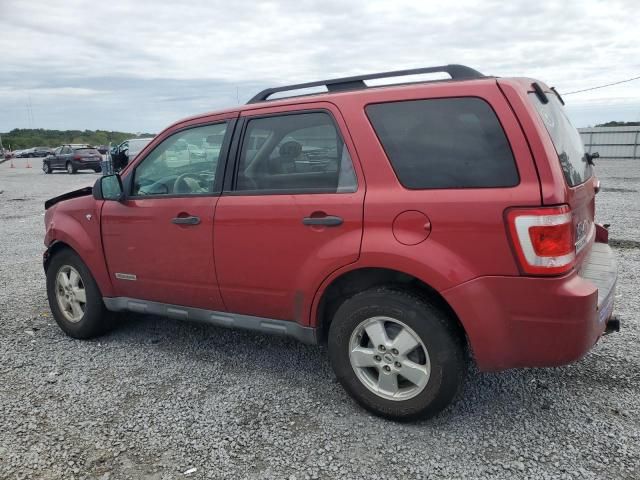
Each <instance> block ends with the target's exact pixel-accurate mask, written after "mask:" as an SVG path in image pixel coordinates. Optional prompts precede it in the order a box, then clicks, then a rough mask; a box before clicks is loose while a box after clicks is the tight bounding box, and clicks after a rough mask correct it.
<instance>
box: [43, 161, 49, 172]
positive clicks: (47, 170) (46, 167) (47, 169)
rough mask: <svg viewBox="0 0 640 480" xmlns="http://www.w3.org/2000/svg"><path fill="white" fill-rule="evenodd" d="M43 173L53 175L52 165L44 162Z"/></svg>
mask: <svg viewBox="0 0 640 480" xmlns="http://www.w3.org/2000/svg"><path fill="white" fill-rule="evenodd" d="M42 171H43V172H44V173H51V165H49V162H42Z"/></svg>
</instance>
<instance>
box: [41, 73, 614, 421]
mask: <svg viewBox="0 0 640 480" xmlns="http://www.w3.org/2000/svg"><path fill="white" fill-rule="evenodd" d="M434 72H446V73H448V74H449V76H450V77H451V79H450V80H446V81H430V82H420V83H411V84H396V85H391V86H389V85H387V86H377V87H373V86H368V85H367V82H368V81H370V80H373V79H379V78H387V77H403V76H405V75H413V74H424V73H434ZM318 88H323V89H325V90H326V92H323V93H317V90H318ZM310 89H313V90H312V91H311V92H310ZM287 92H288V93H289V95H291V94H294V93H295V94H298V95H297V96H289V97H285V98H282V95H287ZM275 95H279V96H280V97H281V98H279V99H271V98H272V97H273V96H275ZM592 165H593V157H592V156H590V155H588V154H585V152H584V150H583V146H582V143H581V141H580V136H579V135H578V133H577V131H576V130H575V128H573V127H572V126H571V124H570V123H569V120H568V118H567V116H566V113H565V111H564V108H563V101H562V98H561V97H560V95H558V93H557V92H556V91H555V90H553V89H550V88H548V87H547V86H546V85H545V84H544V83H542V82H539V81H536V80H532V79H526V78H495V77H487V76H484V75H482V74H480V73H479V72H477V71H475V70H473V69H471V68H468V67H464V66H460V65H447V66H444V67H435V68H425V69H417V70H409V71H399V72H388V73H382V74H375V75H367V76H361V77H351V78H342V79H335V80H328V81H322V82H313V83H307V84H299V85H291V86H287V87H282V88H274V89H268V90H265V91H263V92H261V93H260V94H258V95H257V96H256V97H254V98H253V99H252V100H251V101H250V102H249V103H248V104H247V105H245V106H242V107H235V108H232V109H229V110H224V111H220V112H215V113H210V114H206V115H199V116H196V117H192V118H189V119H186V120H182V121H180V122H178V123H176V124H174V125H172V126H171V127H169V128H168V129H166V130H165V131H164V132H162V133H161V134H160V135H158V136H157V137H156V138H154V139H153V141H152V142H151V143H150V144H149V145H147V146H146V147H145V148H144V149H143V150H142V152H141V153H140V154H139V155H138V156H137V157H136V159H135V160H134V161H133V162H132V163H131V164H129V165H128V166H127V167H126V168H125V169H124V170H123V171H122V172H121V173H120V174H119V175H110V176H104V177H101V178H100V179H99V180H98V181H97V182H96V184H95V186H94V187H93V188H85V189H82V190H79V191H75V192H71V193H68V194H65V195H62V196H60V197H57V198H54V199H51V200H49V201H48V202H47V203H46V205H45V206H46V209H47V210H46V215H45V223H46V237H45V245H46V247H47V250H46V252H45V255H44V266H45V270H46V275H47V291H48V297H49V304H50V306H51V310H52V311H53V314H54V316H55V319H56V321H57V322H58V324H59V325H60V327H61V328H62V329H63V330H64V331H65V332H66V333H67V334H68V335H71V336H72V337H75V338H87V337H92V336H95V335H97V334H100V333H102V332H104V331H105V330H106V329H107V328H108V327H109V325H110V320H111V319H112V315H111V313H112V312H123V311H129V312H141V313H148V314H154V315H163V316H168V317H172V318H177V319H184V320H197V321H202V322H207V323H210V324H213V325H218V326H225V327H238V328H246V329H251V330H256V331H259V332H266V333H276V334H283V335H289V336H292V337H295V338H297V339H299V340H301V341H303V342H307V343H319V342H327V343H328V351H329V357H330V361H331V364H332V366H333V368H334V370H335V373H336V375H337V377H338V379H339V380H340V382H341V383H342V385H343V386H344V387H345V388H346V390H347V391H348V392H349V393H350V394H351V395H352V396H353V397H354V398H355V399H356V400H357V401H358V402H359V403H360V404H362V405H363V406H364V407H366V408H367V409H369V410H371V411H372V412H374V413H376V414H379V415H383V416H387V417H390V418H395V419H410V418H417V417H427V416H430V415H433V414H435V413H436V412H438V411H440V410H442V409H443V408H444V407H445V406H446V405H447V404H449V403H450V401H451V400H452V399H453V398H454V396H455V395H456V393H457V392H458V391H459V389H460V387H461V384H462V382H463V378H464V375H465V371H466V369H467V365H466V364H467V361H468V358H469V355H468V354H470V356H471V357H472V358H473V359H474V361H475V362H476V363H477V365H478V367H479V368H480V369H481V370H484V371H490V370H504V369H508V368H515V367H542V366H555V365H562V364H566V363H569V362H573V361H575V360H577V359H579V358H581V357H582V356H583V355H585V353H586V352H587V351H588V350H589V349H590V348H591V347H592V346H593V345H594V344H595V343H596V341H597V340H598V339H599V338H600V336H601V335H602V334H603V333H607V332H609V331H612V330H617V327H618V320H617V319H615V318H612V310H613V299H614V290H615V283H616V278H617V268H616V264H615V260H614V256H613V254H612V251H611V249H610V248H609V246H608V245H607V231H606V229H604V228H603V227H602V226H600V225H596V224H595V223H594V208H595V207H594V196H595V194H596V193H597V192H598V189H599V184H598V181H597V180H596V179H595V177H594V176H593V168H592Z"/></svg>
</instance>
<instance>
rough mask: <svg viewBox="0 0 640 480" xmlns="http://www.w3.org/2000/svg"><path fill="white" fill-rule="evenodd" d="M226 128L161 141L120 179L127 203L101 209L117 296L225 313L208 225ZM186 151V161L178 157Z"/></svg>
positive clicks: (199, 129)
mask: <svg viewBox="0 0 640 480" xmlns="http://www.w3.org/2000/svg"><path fill="white" fill-rule="evenodd" d="M232 123H233V121H227V120H224V121H221V120H217V121H215V122H214V123H208V124H206V125H201V124H200V125H198V126H193V127H191V128H187V129H183V130H180V131H177V132H175V133H173V134H171V133H169V134H167V135H163V138H164V139H163V140H161V141H160V142H159V143H157V145H156V146H155V148H154V149H153V150H151V151H150V152H149V154H148V155H146V156H145V157H144V158H142V159H140V161H139V162H137V163H136V165H135V166H134V167H133V168H132V169H130V170H129V171H128V172H127V175H126V178H125V179H124V182H123V183H124V185H125V192H126V195H127V196H126V199H125V200H124V201H122V202H105V204H104V207H103V209H102V237H103V242H104V250H105V258H106V259H107V265H108V268H109V274H110V275H111V279H112V282H113V284H114V289H115V293H116V295H117V296H121V297H129V298H136V299H143V300H150V301H156V302H161V303H165V304H171V305H180V306H188V307H196V308H204V309H209V310H224V306H223V303H222V300H221V297H220V292H219V289H218V284H217V279H216V273H215V264H214V257H213V222H214V213H215V207H216V202H217V201H218V198H219V192H220V185H221V179H218V178H217V175H218V170H219V168H218V160H219V159H220V163H221V164H222V163H224V162H223V160H224V158H225V156H226V143H225V142H228V138H229V136H230V135H231V130H232V128H231V124H232ZM183 147H186V150H187V151H186V154H185V152H184V151H183Z"/></svg>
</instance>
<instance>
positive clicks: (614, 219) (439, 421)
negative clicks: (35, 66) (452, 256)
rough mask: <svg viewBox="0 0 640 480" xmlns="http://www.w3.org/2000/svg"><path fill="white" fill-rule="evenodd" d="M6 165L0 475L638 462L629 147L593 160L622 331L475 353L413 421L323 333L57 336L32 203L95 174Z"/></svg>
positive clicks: (158, 324)
mask: <svg viewBox="0 0 640 480" xmlns="http://www.w3.org/2000/svg"><path fill="white" fill-rule="evenodd" d="M15 163H16V166H17V168H15V169H10V168H9V163H5V164H2V165H0V191H3V193H1V194H0V478H2V479H5V478H7V479H13V478H16V479H21V478H38V479H54V478H55V479H58V478H60V479H62V478H64V479H72V478H100V479H120V478H131V479H169V478H183V477H184V478H198V479H199V478H285V479H288V478H296V479H303V478H373V477H376V478H381V479H385V478H386V479H395V478H398V479H399V478H412V479H413V478H505V479H507V478H508V479H511V478H531V479H541V478H566V479H573V478H588V479H591V478H594V479H595V478H616V479H618V478H620V479H624V478H627V479H632V478H633V479H637V478H640V401H639V400H638V399H639V398H640V356H639V354H638V336H639V335H638V333H639V325H638V313H637V312H638V311H639V310H640V303H639V301H638V285H640V281H639V278H638V275H639V272H640V258H639V257H640V255H639V253H640V248H639V247H640V245H639V244H638V239H639V238H640V236H639V235H638V234H639V231H638V229H639V228H640V227H639V226H640V205H639V204H640V194H639V193H638V191H639V190H640V162H631V161H628V162H610V163H607V161H604V160H602V161H600V162H598V163H599V169H598V173H599V175H600V177H601V179H602V181H603V185H604V191H603V192H601V193H600V195H599V196H598V197H599V198H598V201H599V202H598V214H597V215H598V218H599V220H600V221H603V222H607V223H609V222H610V223H612V224H613V225H612V228H611V232H612V237H613V238H614V239H615V240H616V242H617V243H616V242H614V244H615V245H618V246H617V247H616V252H617V255H618V257H619V260H620V279H619V287H618V292H619V295H618V298H617V302H618V303H617V306H616V310H617V312H618V314H619V316H620V318H621V319H622V321H623V329H622V331H621V333H619V334H617V335H612V336H609V337H607V338H605V339H603V340H602V341H601V342H600V343H599V344H598V345H597V346H596V348H595V349H594V350H593V351H592V352H591V353H590V354H589V355H588V356H587V357H586V358H584V359H583V360H582V361H580V362H579V363H577V364H574V365H571V366H567V367H563V368H555V369H545V370H536V369H531V370H520V371H513V372H505V373H500V374H481V373H478V372H477V371H475V370H474V369H473V368H472V369H471V371H470V372H469V377H468V382H467V387H466V389H465V392H464V394H463V396H462V398H461V400H460V401H459V402H457V403H456V404H455V405H454V406H452V407H451V408H449V409H448V410H447V411H445V412H444V413H443V414H441V415H440V416H438V417H437V418H435V419H433V420H431V421H428V422H422V423H414V424H396V423H391V422H388V421H384V420H381V419H379V418H375V417H372V416H370V415H369V414H367V413H366V412H365V411H363V410H362V409H360V408H359V407H357V406H356V405H355V404H354V403H353V402H352V401H351V400H350V398H349V397H348V396H347V395H346V393H345V392H344V391H343V390H342V388H341V387H340V386H339V385H338V384H337V383H336V381H335V379H334V377H333V375H332V373H331V370H330V368H329V364H328V361H327V355H326V351H325V350H324V349H323V348H318V347H313V346H305V345H301V344H298V343H296V342H294V341H290V340H287V339H281V338H277V337H268V336H259V335H253V334H249V333H245V332H239V331H231V330H225V329H221V328H214V327H210V326H203V325H198V324H189V323H180V322H177V321H173V320H167V319H161V318H151V317H135V316H130V317H128V318H126V320H125V321H124V322H123V324H122V325H121V327H120V328H119V329H118V330H116V331H114V332H113V333H111V334H110V335H108V336H105V337H103V338H101V339H99V340H96V341H77V340H72V339H70V338H67V337H66V336H65V335H64V334H63V333H62V332H61V331H60V330H59V329H58V328H57V326H56V325H55V323H54V322H53V320H52V318H51V314H50V312H49V309H48V306H47V302H46V297H45V282H44V277H43V272H42V267H41V254H42V250H43V246H42V236H43V217H42V212H43V204H42V202H43V201H44V200H45V199H46V198H49V197H51V196H53V195H56V194H59V193H62V192H65V191H68V190H70V189H73V188H77V187H81V186H85V185H90V184H92V183H93V181H94V180H95V178H96V177H97V176H96V175H94V174H92V173H91V174H89V173H87V174H79V175H75V176H70V175H66V174H62V173H61V174H54V175H48V176H45V175H43V174H42V172H40V171H39V170H38V169H37V168H33V169H26V168H24V163H25V161H24V160H17V161H16V162H15ZM34 163H35V164H36V167H38V165H39V162H38V161H36V162H34Z"/></svg>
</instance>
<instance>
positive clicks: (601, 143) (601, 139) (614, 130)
mask: <svg viewBox="0 0 640 480" xmlns="http://www.w3.org/2000/svg"><path fill="white" fill-rule="evenodd" d="M578 131H579V132H580V136H581V137H582V142H583V143H584V146H585V150H586V151H587V152H588V153H593V152H598V153H599V154H600V158H602V159H636V160H638V159H640V145H639V144H638V143H639V142H640V126H638V127H594V128H579V129H578Z"/></svg>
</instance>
